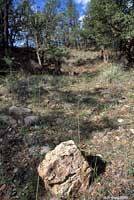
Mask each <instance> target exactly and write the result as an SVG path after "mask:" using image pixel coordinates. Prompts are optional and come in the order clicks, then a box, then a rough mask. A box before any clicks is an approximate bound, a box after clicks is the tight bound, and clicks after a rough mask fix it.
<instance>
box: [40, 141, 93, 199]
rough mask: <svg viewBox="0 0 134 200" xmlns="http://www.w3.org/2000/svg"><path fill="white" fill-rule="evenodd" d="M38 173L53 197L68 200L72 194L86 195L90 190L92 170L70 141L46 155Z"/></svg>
mask: <svg viewBox="0 0 134 200" xmlns="http://www.w3.org/2000/svg"><path fill="white" fill-rule="evenodd" d="M38 173H39V176H40V177H41V178H42V179H43V181H44V183H45V187H46V189H47V190H49V191H50V192H51V193H52V195H54V196H60V197H62V198H68V197H69V196H70V195H71V194H77V193H80V192H83V193H84V192H85V191H86V190H87V189H88V186H89V178H90V175H91V168H90V167H89V165H88V163H87V161H86V160H85V158H84V157H83V156H82V154H81V152H80V151H79V149H78V148H77V146H76V145H75V143H74V142H73V141H72V140H70V141H67V142H63V143H61V144H59V145H58V146H57V147H56V148H55V149H54V150H52V151H50V152H48V153H47V154H46V156H45V158H44V160H43V161H42V162H41V163H40V165H39V167H38Z"/></svg>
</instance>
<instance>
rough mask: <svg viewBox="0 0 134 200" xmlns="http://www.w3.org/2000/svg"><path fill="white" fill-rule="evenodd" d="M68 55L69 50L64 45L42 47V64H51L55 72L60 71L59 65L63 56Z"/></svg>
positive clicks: (66, 56)
mask: <svg viewBox="0 0 134 200" xmlns="http://www.w3.org/2000/svg"><path fill="white" fill-rule="evenodd" d="M68 57H69V51H68V49H67V48H65V47H56V46H51V47H50V48H44V49H43V60H44V62H43V64H44V65H47V66H53V67H54V68H55V70H56V72H57V73H60V70H61V65H62V63H64V61H65V58H68Z"/></svg>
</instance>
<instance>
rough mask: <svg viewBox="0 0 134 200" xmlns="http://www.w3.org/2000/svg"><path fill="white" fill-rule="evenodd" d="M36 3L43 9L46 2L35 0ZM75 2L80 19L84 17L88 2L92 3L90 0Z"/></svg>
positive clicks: (77, 0) (75, 0) (76, 0)
mask: <svg viewBox="0 0 134 200" xmlns="http://www.w3.org/2000/svg"><path fill="white" fill-rule="evenodd" d="M63 1H64V0H63ZM35 2H36V3H37V5H38V7H40V8H42V7H43V5H44V0H35ZM74 2H75V3H76V5H77V8H78V11H79V14H80V17H82V16H83V15H84V11H85V9H86V5H87V3H88V2H90V0H74Z"/></svg>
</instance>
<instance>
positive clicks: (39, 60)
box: [35, 35, 42, 66]
mask: <svg viewBox="0 0 134 200" xmlns="http://www.w3.org/2000/svg"><path fill="white" fill-rule="evenodd" d="M35 43H36V54H37V59H38V63H39V65H40V66H41V65H42V63H41V58H40V54H39V45H38V39H37V36H36V35H35Z"/></svg>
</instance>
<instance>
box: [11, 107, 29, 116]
mask: <svg viewBox="0 0 134 200" xmlns="http://www.w3.org/2000/svg"><path fill="white" fill-rule="evenodd" d="M30 113H31V110H30V109H29V108H24V107H17V106H11V107H10V108H9V114H10V115H13V116H16V117H22V116H27V115H29V114H30Z"/></svg>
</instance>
